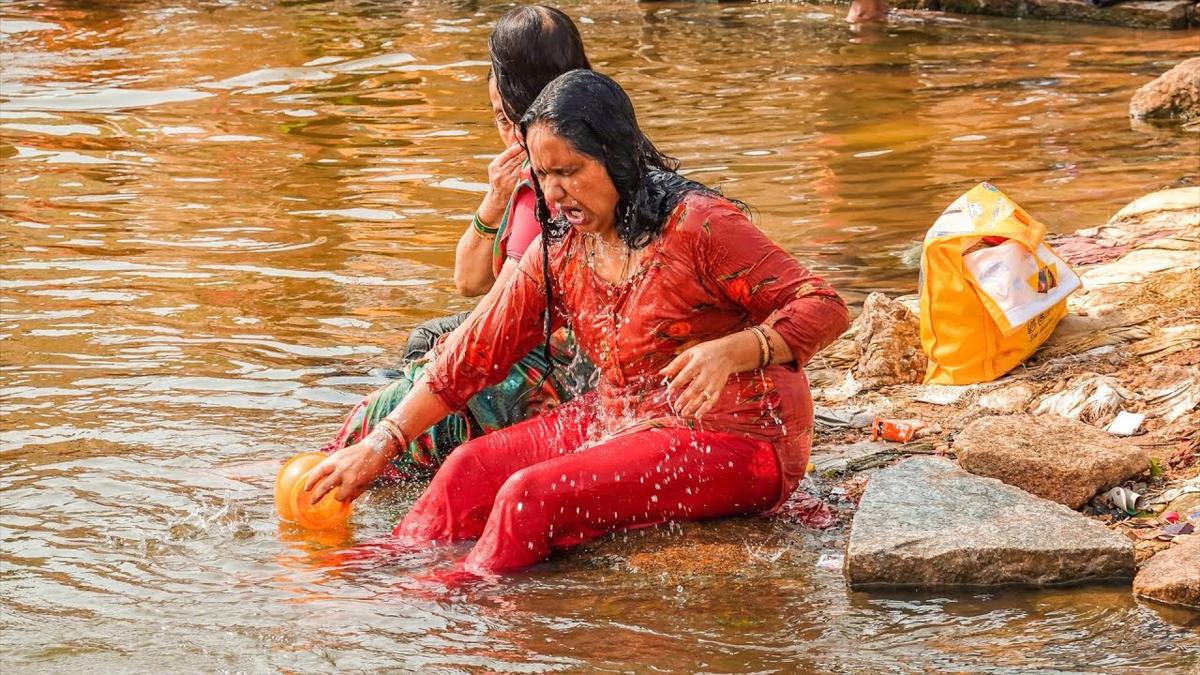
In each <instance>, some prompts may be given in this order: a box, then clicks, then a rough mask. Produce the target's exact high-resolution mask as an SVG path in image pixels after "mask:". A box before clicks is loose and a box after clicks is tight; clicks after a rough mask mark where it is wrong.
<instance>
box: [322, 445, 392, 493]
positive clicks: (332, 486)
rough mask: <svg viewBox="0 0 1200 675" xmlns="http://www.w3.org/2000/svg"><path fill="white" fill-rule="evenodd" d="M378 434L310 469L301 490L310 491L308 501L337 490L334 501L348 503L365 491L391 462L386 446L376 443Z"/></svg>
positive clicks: (347, 447) (348, 447)
mask: <svg viewBox="0 0 1200 675" xmlns="http://www.w3.org/2000/svg"><path fill="white" fill-rule="evenodd" d="M377 440H380V439H378V435H371V436H367V438H366V439H364V440H362V441H360V442H358V443H355V444H354V445H348V446H346V447H344V448H342V449H341V450H338V451H337V452H335V453H333V454H331V455H330V456H328V457H326V458H325V459H324V460H323V461H322V462H321V463H320V464H318V465H317V466H316V467H314V468H313V470H312V473H310V474H309V477H308V482H307V483H305V485H304V489H305V490H311V491H312V493H311V502H312V503H313V504H316V503H317V502H319V501H321V498H322V497H324V496H325V495H326V494H327V493H328V492H330V491H331V490H337V492H336V493H334V498H336V499H337V500H338V501H339V502H350V501H354V500H355V499H358V496H359V495H361V494H362V493H363V492H365V491H366V489H367V488H368V487H370V486H371V483H372V482H373V481H374V480H375V479H376V478H377V477H378V476H379V474H381V473H383V470H384V469H386V468H387V465H388V462H389V461H390V459H391V453H390V452H388V451H387V449H384V448H386V447H387V446H383V447H381V446H380V444H379V443H376V441H377Z"/></svg>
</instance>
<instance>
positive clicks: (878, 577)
mask: <svg viewBox="0 0 1200 675" xmlns="http://www.w3.org/2000/svg"><path fill="white" fill-rule="evenodd" d="M1133 570H1134V550H1133V544H1132V543H1131V542H1129V541H1128V540H1127V539H1125V538H1124V537H1122V536H1120V535H1118V534H1116V533H1114V532H1111V531H1109V530H1108V528H1106V527H1104V525H1102V524H1100V523H1099V522H1097V521H1094V520H1091V519H1090V518H1087V517H1086V516H1083V515H1081V514H1079V513H1076V512H1075V511H1072V510H1070V509H1068V508H1067V507H1065V506H1062V505H1061V504H1055V503H1054V502H1050V501H1047V500H1044V499H1040V498H1038V497H1034V496H1033V495H1030V494H1029V493H1027V492H1024V491H1023V490H1020V489H1018V488H1015V487H1012V486H1009V485H1005V484H1004V483H1001V482H1000V481H998V480H994V479H991V478H982V477H979V476H975V475H972V474H970V473H967V472H966V471H963V470H961V469H959V468H958V467H956V466H955V465H954V464H953V463H951V462H950V461H948V460H945V459H940V458H933V457H919V458H914V459H911V460H908V461H906V462H902V463H900V464H897V465H895V466H892V467H890V468H888V469H885V470H884V471H881V472H880V473H878V474H877V475H875V476H874V477H873V478H872V479H871V482H870V483H868V485H867V489H866V492H865V493H864V494H863V498H862V502H861V503H860V505H859V509H858V513H857V514H856V515H855V517H854V523H853V525H852V527H851V530H850V542H849V545H848V547H847V551H846V577H847V579H848V581H849V582H850V585H851V586H853V587H864V586H909V587H951V586H999V585H1010V584H1017V585H1028V586H1045V585H1051V584H1071V583H1083V582H1095V581H1106V580H1118V579H1130V578H1131V577H1132V576H1133Z"/></svg>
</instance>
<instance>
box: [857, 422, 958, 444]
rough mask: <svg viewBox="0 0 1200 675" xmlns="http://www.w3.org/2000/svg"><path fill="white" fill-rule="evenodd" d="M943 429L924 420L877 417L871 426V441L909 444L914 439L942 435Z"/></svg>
mask: <svg viewBox="0 0 1200 675" xmlns="http://www.w3.org/2000/svg"><path fill="white" fill-rule="evenodd" d="M941 431H942V429H941V427H939V426H938V425H936V424H930V423H928V422H926V421H924V420H916V419H909V420H885V419H883V418H881V417H876V418H875V422H874V423H872V424H871V440H873V441H877V440H879V439H881V438H882V439H883V440H885V441H892V442H894V443H907V442H909V441H911V440H913V439H917V438H922V437H924V436H930V435H933V434H938V433H941Z"/></svg>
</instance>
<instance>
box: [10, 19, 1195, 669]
mask: <svg viewBox="0 0 1200 675" xmlns="http://www.w3.org/2000/svg"><path fill="white" fill-rule="evenodd" d="M504 8H505V7H504V6H496V5H493V4H492V3H485V2H469V1H466V0H462V1H458V2H452V1H449V0H445V1H433V2H399V1H396V2H386V1H382V0H375V1H367V0H359V1H352V0H330V1H321V0H291V1H279V2H267V1H265V0H257V1H256V0H211V1H203V0H175V1H167V0H144V1H137V0H128V1H123V2H115V1H114V2H85V1H82V0H79V1H68V0H58V1H54V0H44V1H30V0H15V1H8V2H3V3H0V48H2V50H3V53H2V56H0V59H2V62H0V161H2V168H0V255H2V258H3V268H2V275H0V277H2V286H0V291H2V293H0V338H2V340H3V341H2V342H0V351H2V354H0V387H2V389H0V394H2V398H0V406H2V407H0V433H2V435H0V502H2V503H0V506H2V508H0V594H2V597H0V664H2V665H3V670H4V672H5V673H23V672H30V673H33V672H37V673H45V672H51V673H55V672H72V673H76V672H80V671H81V670H86V671H87V672H90V673H124V672H250V673H258V672H327V671H333V670H338V671H346V672H358V671H378V670H392V671H398V672H409V671H422V672H521V673H530V672H546V671H574V672H662V671H686V672H762V673H766V672H879V671H889V672H931V671H956V672H1016V671H1021V672H1187V671H1188V670H1189V669H1191V668H1195V667H1196V666H1197V663H1198V659H1200V656H1198V653H1200V624H1198V623H1197V620H1196V619H1195V616H1194V615H1192V616H1189V615H1186V614H1178V613H1172V612H1168V611H1165V610H1162V609H1159V608H1154V607H1150V606H1146V605H1141V604H1138V603H1136V602H1135V601H1133V600H1132V598H1131V597H1130V595H1129V592H1128V589H1127V588H1121V587H1115V588H1114V587H1099V588H1086V589H1071V590H1049V591H1038V592H1026V591H1013V590H1003V591H991V592H987V593H960V594H947V593H923V594H918V593H886V594H881V593H858V592H850V591H848V590H847V589H846V588H845V587H844V585H843V584H842V581H841V576H840V573H839V572H838V571H837V570H836V569H828V568H826V567H823V566H819V565H818V564H817V561H818V560H819V558H820V555H821V554H822V553H823V552H830V551H836V550H837V547H838V545H839V542H840V541H841V537H843V536H844V535H843V534H841V533H838V532H826V533H811V532H804V531H801V532H795V531H793V530H791V529H789V528H786V527H782V526H775V525H770V524H767V525H758V526H748V525H745V524H739V523H733V524H728V525H727V526H717V529H716V530H715V532H716V534H715V535H714V536H715V537H716V539H717V540H718V541H725V542H729V541H732V542H734V543H738V542H741V541H743V540H744V539H745V540H746V541H747V542H749V539H747V537H749V538H753V537H755V536H757V537H759V538H761V536H762V532H763V530H762V528H763V527H766V528H768V532H767V536H768V537H769V538H771V537H773V539H771V541H773V542H774V544H775V545H774V546H773V547H771V548H770V550H769V551H766V550H765V549H761V548H760V547H759V546H758V544H755V545H753V546H749V545H748V546H747V555H746V556H745V567H746V568H745V570H744V571H740V572H739V571H734V572H733V573H730V572H729V571H728V570H722V571H721V572H720V573H719V574H718V573H713V574H704V573H703V570H700V572H699V573H693V574H688V575H685V576H684V577H679V576H678V575H673V574H670V573H668V572H664V571H655V570H646V569H640V571H635V570H634V569H632V568H631V567H630V566H629V565H627V564H624V563H623V562H621V561H620V560H614V559H611V557H609V556H606V555H602V553H603V551H604V550H605V549H603V547H601V548H600V549H598V551H599V552H597V553H595V554H594V555H593V554H590V553H589V551H585V552H583V553H577V554H573V555H567V556H563V557H560V558H557V559H555V560H553V561H551V562H549V563H547V564H544V565H541V566H539V567H537V568H534V569H533V570H531V571H529V572H528V573H525V574H521V575H517V576H514V577H512V578H510V579H507V580H505V581H503V582H499V583H495V584H490V585H483V586H478V587H469V588H465V589H459V590H456V591H446V592H438V591H437V590H436V589H431V588H429V587H427V586H425V585H422V584H420V583H416V582H415V581H413V577H414V575H418V574H421V573H422V572H424V571H426V570H428V569H430V568H431V567H432V568H435V569H436V568H438V567H439V566H444V565H445V564H447V563H448V561H449V560H451V559H453V557H454V555H455V554H457V553H461V549H459V550H457V551H455V550H445V551H432V552H428V553H423V554H420V555H416V554H413V555H408V556H399V557H396V556H392V557H388V556H383V557H380V556H369V555H368V556H355V555H352V553H353V551H354V550H355V547H356V546H360V545H361V544H362V543H363V542H367V541H369V540H371V539H372V538H374V537H377V536H379V535H382V534H385V533H386V532H387V530H388V528H389V525H390V523H392V522H393V521H394V520H395V519H396V518H397V517H398V515H399V514H402V513H403V512H404V510H405V509H406V508H407V505H408V503H410V502H411V500H412V498H413V496H414V492H413V489H411V488H401V489H391V490H382V491H378V492H376V493H373V494H371V495H370V496H369V497H367V498H364V500H363V503H361V504H360V505H359V508H358V509H357V511H356V514H355V516H354V530H353V531H352V532H351V533H350V534H349V535H347V536H344V537H329V538H322V537H319V536H313V535H303V534H301V533H297V532H295V531H293V530H290V529H288V528H286V527H280V526H279V525H278V524H277V522H276V519H275V516H274V513H273V504H272V499H271V485H272V479H273V476H274V473H275V471H276V470H277V468H278V466H279V459H280V458H281V457H284V456H286V455H288V454H290V453H292V452H293V451H296V450H301V449H311V448H314V447H316V446H318V445H320V444H321V443H323V442H324V441H325V440H326V438H327V437H328V436H329V434H331V433H332V432H333V430H334V428H335V427H336V425H337V423H338V422H339V419H340V417H341V415H342V414H343V413H344V411H345V410H346V408H347V406H348V405H349V404H351V403H352V402H353V401H355V400H356V398H357V397H358V396H359V395H361V394H362V393H364V392H365V391H367V390H369V389H370V388H371V387H372V386H374V385H376V384H378V380H376V379H373V378H372V376H370V375H369V374H368V371H369V369H370V368H371V367H373V366H380V365H389V364H392V363H393V361H394V358H395V356H394V355H395V354H396V353H397V352H398V351H399V350H400V348H401V347H402V345H403V341H404V337H405V335H406V333H407V331H408V330H409V329H410V328H411V327H412V326H414V325H415V324H417V323H419V322H420V321H423V320H425V319H427V318H430V317H433V316H436V315H439V314H443V313H447V312H450V311H455V310H459V309H463V308H467V307H469V306H470V303H469V301H466V300H463V299H461V298H458V297H456V296H455V294H454V289H453V286H452V284H451V281H450V279H451V266H452V255H453V245H454V242H455V241H456V239H457V236H458V233H459V232H461V231H462V228H463V227H465V226H466V224H467V222H468V221H469V218H470V214H471V212H472V211H473V209H474V208H475V206H476V204H477V200H478V199H479V197H480V191H481V190H482V189H483V187H484V186H483V185H482V184H481V181H483V180H485V176H486V165H487V162H488V159H489V156H490V154H491V153H494V152H496V151H498V150H499V147H498V145H499V143H498V141H497V139H496V136H495V132H494V130H493V128H492V127H491V126H490V125H489V117H490V116H489V114H488V109H487V100H486V93H485V91H484V81H485V76H486V72H487V67H486V47H485V43H486V37H487V33H488V31H489V28H490V25H491V22H492V21H494V19H495V18H496V17H497V16H499V14H501V13H502V12H503V11H504ZM565 8H566V9H567V10H568V11H569V12H570V13H571V14H572V15H573V16H574V17H576V18H577V20H578V21H579V22H580V27H581V29H582V32H583V34H584V37H585V40H586V41H587V43H588V45H589V51H590V54H591V57H592V59H593V61H594V63H595V64H596V66H597V67H598V68H600V69H602V70H604V71H605V72H607V73H609V74H612V75H613V76H615V77H616V78H617V79H618V80H620V81H621V82H622V83H623V84H624V85H625V87H626V88H627V89H628V90H629V91H630V93H631V95H632V97H633V98H634V101H635V104H636V106H637V108H638V110H639V113H640V117H641V120H642V122H643V125H644V126H645V127H646V128H647V129H648V131H649V132H650V134H651V135H652V136H653V138H654V139H655V141H656V142H657V143H658V144H659V145H660V147H662V148H664V149H666V150H668V151H669V152H671V153H673V154H675V155H677V156H678V157H680V158H681V159H682V160H683V162H684V167H685V168H686V170H687V171H688V172H689V173H690V175H691V176H693V177H694V178H696V179H698V180H701V181H704V182H707V183H709V184H711V185H715V186H719V187H721V188H722V189H723V190H724V191H725V192H726V193H727V194H729V195H732V196H735V197H738V198H740V199H742V200H744V201H746V202H748V203H749V204H750V205H752V206H753V208H754V210H755V213H756V217H757V219H758V222H759V223H760V224H761V226H762V227H763V228H764V229H766V230H767V231H768V232H769V233H770V234H771V235H772V236H773V237H774V238H775V239H776V240H777V241H778V242H779V243H780V244H781V245H783V246H784V247H785V248H786V249H788V250H789V251H791V252H792V253H794V254H795V255H796V256H797V257H798V258H800V259H801V260H803V261H804V262H805V263H806V264H808V265H810V266H811V267H812V268H814V269H816V270H818V271H819V272H820V273H822V274H824V275H825V276H826V277H827V278H829V279H830V280H831V281H833V282H834V283H835V284H836V285H837V286H838V287H839V288H840V289H842V290H843V291H844V292H845V294H846V296H847V298H848V299H850V300H851V301H860V300H861V298H862V297H863V295H864V294H865V293H867V292H869V291H872V290H884V291H889V292H911V291H912V290H913V289H914V288H915V285H916V272H915V270H914V266H913V244H914V242H916V241H917V240H918V239H919V237H920V236H921V234H922V233H923V232H924V230H925V229H926V228H927V227H928V226H929V224H930V223H931V221H932V219H933V218H934V217H935V216H936V215H937V213H938V212H940V210H941V209H942V208H943V207H944V206H945V205H946V204H948V203H949V202H950V201H951V200H952V199H953V198H954V197H955V196H957V195H958V194H959V193H961V192H962V191H964V190H965V189H967V188H968V187H970V186H971V185H972V184H974V183H975V182H977V181H979V180H982V179H990V180H992V181H994V182H995V183H996V184H998V185H999V186H1000V187H1001V188H1002V189H1004V190H1005V191H1006V192H1007V193H1008V194H1009V195H1011V196H1012V197H1014V198H1015V199H1017V200H1018V201H1019V202H1021V203H1022V204H1023V205H1024V206H1025V207H1026V208H1027V209H1029V210H1030V211H1031V212H1032V213H1034V214H1035V215H1038V216H1039V217H1041V218H1042V219H1044V220H1046V221H1047V222H1048V223H1049V224H1050V226H1051V228H1052V229H1053V230H1055V231H1069V230H1073V229H1076V228H1078V227H1082V226H1091V225H1097V224H1100V223H1101V222H1103V221H1104V220H1105V219H1106V218H1107V217H1108V216H1109V215H1110V214H1112V213H1113V212H1115V211H1116V210H1117V209H1118V208H1120V207H1121V206H1122V205H1123V204H1124V203H1126V202H1127V201H1129V200H1131V199H1132V198H1134V197H1136V196H1138V195H1140V194H1143V193H1145V192H1148V191H1150V190H1154V189H1157V188H1160V187H1164V186H1166V185H1171V184H1181V183H1187V182H1195V181H1196V180H1198V179H1200V175H1198V174H1200V168H1198V159H1197V158H1198V156H1200V155H1198V153H1200V135H1197V134H1194V133H1192V134H1188V133H1186V132H1182V131H1179V130H1170V129H1153V128H1144V127H1138V126H1134V125H1131V123H1130V122H1129V120H1128V119H1127V118H1126V106H1127V101H1128V98H1129V96H1130V95H1131V94H1132V92H1133V91H1134V90H1135V89H1136V87H1137V86H1138V85H1139V84H1141V83H1142V82H1145V81H1147V80H1148V79H1150V78H1151V77H1152V76H1154V75H1156V74H1157V73H1159V72H1161V71H1163V70H1165V69H1166V68H1167V67H1169V66H1170V65H1171V64H1172V63H1173V62H1176V61H1178V60H1179V59H1181V58H1182V57H1183V56H1184V55H1186V54H1188V53H1189V52H1194V51H1195V49H1196V39H1197V38H1196V33H1195V32H1192V33H1161V32H1138V31H1131V30H1124V29H1112V28H1103V27H1095V26H1081V25H1070V24H1053V23H1041V22H1035V21H1014V20H995V19H985V18H975V17H951V16H936V15H913V14H907V15H901V16H899V17H898V18H897V19H896V20H895V21H894V22H893V24H892V25H891V26H890V27H889V28H887V29H885V30H878V31H865V32H860V33H855V32H852V31H851V30H850V29H848V28H847V27H846V26H845V25H844V24H843V23H842V22H841V21H840V20H839V17H840V13H841V11H842V10H835V9H833V8H830V7H828V6H816V5H804V4H783V3H780V4H771V5H757V4H711V3H700V4H673V3H644V4H641V5H638V4H634V3H632V2H611V3H609V2H569V3H565ZM747 527H751V529H754V528H755V527H756V528H757V529H756V530H754V532H751V533H749V534H747V531H746V530H745V528H747ZM770 528H774V529H770ZM705 532H708V530H705ZM709 534H712V533H711V532H709ZM620 536H623V537H624V536H627V537H630V538H633V540H632V542H630V545H631V546H632V547H635V548H636V546H637V545H638V544H639V542H641V541H642V540H641V539H636V537H642V539H644V540H645V541H644V543H645V544H646V545H651V544H652V543H653V544H654V545H657V546H660V545H662V542H663V541H668V542H669V541H671V537H679V538H681V539H682V540H683V541H684V542H687V541H688V540H687V537H689V536H694V535H693V534H692V533H687V532H685V533H684V534H682V535H680V534H679V533H678V532H673V531H670V530H668V531H666V532H659V533H656V534H654V535H653V536H650V537H646V536H644V535H620ZM652 540H653V541H652ZM756 541H757V540H756ZM655 542H657V543H655Z"/></svg>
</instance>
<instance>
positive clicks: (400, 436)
mask: <svg viewBox="0 0 1200 675" xmlns="http://www.w3.org/2000/svg"><path fill="white" fill-rule="evenodd" d="M375 428H376V429H379V430H382V431H383V433H385V434H387V435H388V436H391V437H392V439H393V440H395V441H396V443H398V444H399V445H400V449H401V450H403V449H404V448H407V447H408V439H407V438H405V436H404V432H403V431H401V430H400V425H399V424H396V423H395V422H393V421H392V420H390V419H388V418H386V417H385V418H383V419H381V420H379V421H378V422H376V423H375Z"/></svg>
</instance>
